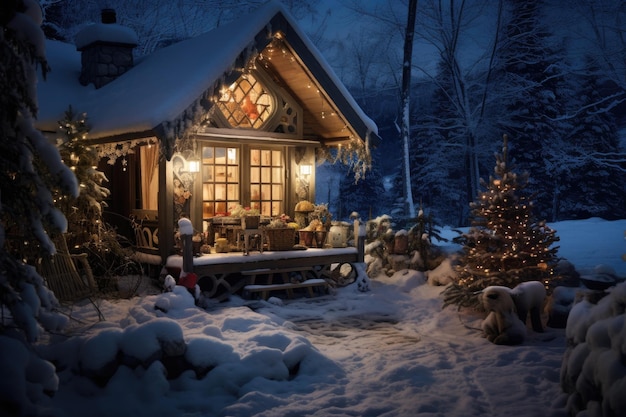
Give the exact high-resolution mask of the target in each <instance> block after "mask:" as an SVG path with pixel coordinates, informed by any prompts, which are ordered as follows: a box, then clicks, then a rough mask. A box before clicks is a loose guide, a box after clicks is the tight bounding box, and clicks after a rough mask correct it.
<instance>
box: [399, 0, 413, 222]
mask: <svg viewBox="0 0 626 417" xmlns="http://www.w3.org/2000/svg"><path fill="white" fill-rule="evenodd" d="M416 13H417V0H410V1H409V16H408V19H407V25H406V32H405V36H404V60H403V63H402V127H401V135H402V142H403V146H404V207H405V210H404V212H405V215H406V216H407V217H409V218H414V217H415V204H414V203H413V191H412V190H411V164H410V158H409V156H410V154H409V135H410V102H411V61H412V56H413V35H414V32H415V15H416Z"/></svg>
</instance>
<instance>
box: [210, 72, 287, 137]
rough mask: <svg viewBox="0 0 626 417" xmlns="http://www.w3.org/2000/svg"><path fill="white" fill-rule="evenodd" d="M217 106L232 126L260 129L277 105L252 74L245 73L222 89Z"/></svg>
mask: <svg viewBox="0 0 626 417" xmlns="http://www.w3.org/2000/svg"><path fill="white" fill-rule="evenodd" d="M217 107H218V108H219V109H220V111H221V112H222V114H223V115H224V117H225V118H226V120H227V122H228V123H229V124H230V125H231V126H232V127H242V128H253V129H258V128H260V127H261V126H263V124H264V123H265V122H266V121H267V120H268V119H269V118H270V117H271V116H272V114H273V113H274V107H275V105H274V100H273V98H272V96H271V95H270V94H268V92H267V91H266V89H265V88H264V87H263V85H262V84H261V83H260V82H259V81H258V80H257V79H256V78H255V77H254V76H253V75H252V74H243V75H241V77H239V79H237V81H235V82H234V83H233V84H231V85H230V87H224V88H223V89H222V90H221V91H220V95H219V99H218V101H217Z"/></svg>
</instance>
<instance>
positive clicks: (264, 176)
mask: <svg viewBox="0 0 626 417" xmlns="http://www.w3.org/2000/svg"><path fill="white" fill-rule="evenodd" d="M270 174H271V171H270V168H261V182H264V183H269V182H271V181H272V178H271V177H270Z"/></svg>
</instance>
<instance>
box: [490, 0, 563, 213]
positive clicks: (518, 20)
mask: <svg viewBox="0 0 626 417" xmlns="http://www.w3.org/2000/svg"><path fill="white" fill-rule="evenodd" d="M507 3H509V20H508V24H507V25H505V27H504V35H503V36H501V39H502V41H501V43H500V45H499V47H498V52H497V55H498V59H499V62H500V65H499V68H498V70H497V71H496V77H497V79H498V81H497V83H498V88H499V89H500V91H502V95H501V99H500V106H501V112H502V113H501V116H500V127H501V129H502V131H503V132H507V133H508V134H509V136H510V137H511V139H512V140H513V141H515V146H514V147H512V148H511V157H512V159H513V160H515V162H516V164H517V165H518V166H519V167H520V169H522V170H523V171H529V172H532V173H533V177H532V178H530V187H531V188H532V189H533V191H534V192H536V193H537V198H536V201H535V204H536V210H537V211H538V213H539V214H540V215H541V217H543V218H549V219H550V220H555V218H556V213H555V210H554V204H553V200H554V192H555V188H554V186H555V184H554V182H553V181H552V180H551V179H552V177H551V175H553V172H550V167H555V166H558V164H559V163H560V162H562V161H560V157H559V156H560V155H558V154H556V155H555V154H553V153H552V152H551V150H552V148H551V147H549V146H548V145H549V144H551V143H559V142H560V141H561V140H562V138H563V137H564V136H565V132H566V131H567V130H569V126H567V123H566V122H559V121H558V120H559V117H560V116H562V115H563V114H564V113H565V110H564V104H565V103H564V100H563V99H562V97H561V94H562V90H561V88H562V87H563V82H564V81H563V80H564V78H563V72H564V71H563V68H561V66H562V65H564V63H565V62H566V60H565V59H564V53H563V51H562V50H561V49H559V48H557V47H555V46H554V41H553V35H552V33H551V32H550V31H548V30H547V29H546V28H545V27H543V26H542V24H541V19H542V16H541V7H542V6H543V1H542V0H529V1H516V0H509V1H508V2H507ZM564 125H565V126H564ZM561 149H562V147H561Z"/></svg>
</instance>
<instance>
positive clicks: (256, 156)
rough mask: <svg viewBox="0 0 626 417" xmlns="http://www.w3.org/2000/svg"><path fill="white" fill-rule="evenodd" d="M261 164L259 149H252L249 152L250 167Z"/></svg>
mask: <svg viewBox="0 0 626 417" xmlns="http://www.w3.org/2000/svg"><path fill="white" fill-rule="evenodd" d="M260 164H261V151H260V150H259V149H252V150H251V151H250V165H260Z"/></svg>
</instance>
